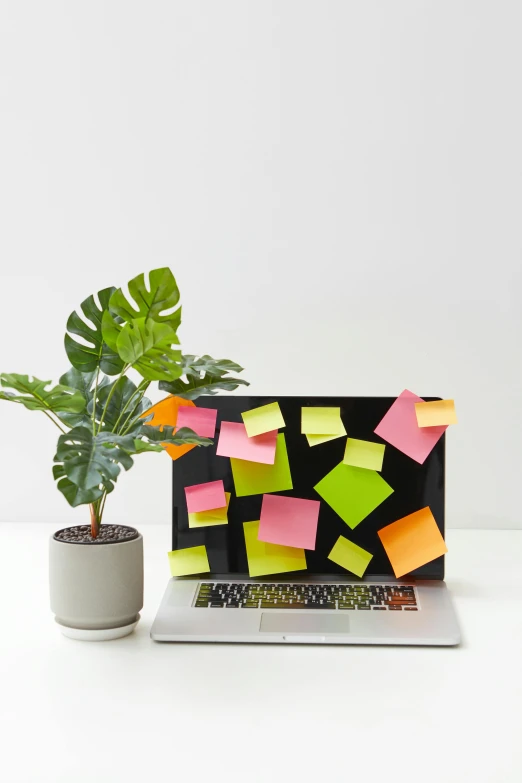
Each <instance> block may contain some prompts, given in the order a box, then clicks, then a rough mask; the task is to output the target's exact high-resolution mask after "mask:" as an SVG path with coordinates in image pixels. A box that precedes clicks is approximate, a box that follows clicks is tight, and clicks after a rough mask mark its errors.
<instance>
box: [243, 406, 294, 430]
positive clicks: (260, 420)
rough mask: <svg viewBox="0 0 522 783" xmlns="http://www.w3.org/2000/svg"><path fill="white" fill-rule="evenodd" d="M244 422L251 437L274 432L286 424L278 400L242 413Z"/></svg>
mask: <svg viewBox="0 0 522 783" xmlns="http://www.w3.org/2000/svg"><path fill="white" fill-rule="evenodd" d="M241 416H242V417H243V423H244V425H245V429H246V431H247V435H248V437H249V438H253V437H254V436H255V435H263V433H265V432H273V430H278V429H279V428H280V427H284V426H285V420H284V419H283V414H282V413H281V408H280V407H279V403H278V402H271V403H270V404H269V405H262V406H261V407H260V408H252V410H250V411H245V412H244V413H242V414H241Z"/></svg>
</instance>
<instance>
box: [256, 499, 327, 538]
mask: <svg viewBox="0 0 522 783" xmlns="http://www.w3.org/2000/svg"><path fill="white" fill-rule="evenodd" d="M320 505H321V504H320V502H319V501H318V500H305V499H304V498H289V497H286V496H285V495H263V502H262V504H261V517H260V521H259V534H258V538H259V540H260V541H265V542H267V543H269V544H281V545H282V546H293V547H300V548H302V549H315V537H316V535H317V522H318V520H319V506H320Z"/></svg>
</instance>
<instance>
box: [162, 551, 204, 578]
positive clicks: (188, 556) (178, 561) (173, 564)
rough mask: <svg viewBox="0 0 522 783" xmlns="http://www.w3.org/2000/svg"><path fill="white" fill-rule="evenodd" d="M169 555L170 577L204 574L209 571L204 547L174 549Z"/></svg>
mask: <svg viewBox="0 0 522 783" xmlns="http://www.w3.org/2000/svg"><path fill="white" fill-rule="evenodd" d="M168 555H169V565H170V573H171V574H172V576H189V575H190V574H205V573H207V572H208V571H210V566H209V564H208V557H207V549H206V547H205V546H191V547H189V549H174V550H173V551H172V552H169V553H168Z"/></svg>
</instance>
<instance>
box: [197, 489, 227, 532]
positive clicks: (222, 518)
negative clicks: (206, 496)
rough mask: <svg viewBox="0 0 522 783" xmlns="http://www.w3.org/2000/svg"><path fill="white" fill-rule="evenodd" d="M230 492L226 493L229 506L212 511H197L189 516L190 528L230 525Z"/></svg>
mask: <svg viewBox="0 0 522 783" xmlns="http://www.w3.org/2000/svg"><path fill="white" fill-rule="evenodd" d="M230 494H231V493H230V492H225V497H226V499H227V505H226V506H223V508H213V509H211V510H210V511H195V512H194V513H192V514H189V515H188V522H189V527H211V526H212V525H227V524H228V516H227V512H228V506H229V503H230Z"/></svg>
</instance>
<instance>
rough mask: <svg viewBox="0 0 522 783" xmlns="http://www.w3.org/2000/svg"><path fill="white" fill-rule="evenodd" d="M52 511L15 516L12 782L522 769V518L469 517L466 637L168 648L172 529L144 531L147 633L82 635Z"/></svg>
mask: <svg viewBox="0 0 522 783" xmlns="http://www.w3.org/2000/svg"><path fill="white" fill-rule="evenodd" d="M52 532H53V531H52V530H51V528H49V527H48V526H47V525H38V524H34V525H11V524H0V574H1V587H2V597H3V606H2V630H1V632H0V633H1V635H0V645H1V647H0V649H1V657H0V667H1V668H0V672H1V687H0V718H1V726H0V729H1V733H0V747H1V748H2V749H1V750H0V779H1V780H2V781H5V783H22V781H23V783H48V782H49V783H61V782H62V781H64V782H65V781H66V782H67V783H83V782H84V781H85V783H87V782H88V783H105V781H111V783H119V782H120V781H147V783H149V781H156V780H157V781H166V780H168V781H178V780H180V781H182V780H187V781H195V782H196V783H199V781H213V782H214V781H229V782H230V781H231V782H232V783H234V782H235V781H246V782H248V783H272V782H273V781H276V782H278V781H289V783H290V782H292V783H294V781H295V782H296V783H298V782H299V781H306V782H308V781H316V780H317V781H321V783H326V782H327V781H329V780H332V781H340V782H341V783H344V782H345V781H352V780H353V781H355V780H357V781H371V783H373V782H374V781H379V782H380V781H383V783H394V782H395V781H413V780H415V781H422V783H432V781H433V783H450V782H451V783H453V781H455V783H468V781H469V783H483V782H484V783H485V782H486V781H487V782H488V783H490V782H491V783H511V781H513V783H515V782H516V783H520V782H521V781H522V755H521V753H522V751H521V736H522V735H521V730H522V655H521V653H522V600H521V595H522V531H488V530H476V531H470V530H451V531H449V532H448V534H447V541H448V547H449V551H450V554H449V556H448V558H447V582H448V585H449V587H450V588H451V591H452V594H453V596H454V600H455V603H456V607H457V612H458V615H459V618H460V622H461V626H462V632H463V642H462V644H461V646H460V647H458V648H407V647H394V648H391V647H326V646H288V647H287V646H279V645H278V646H268V645H266V646H265V645H204V644H182V645H176V644H156V643H154V642H152V641H151V640H150V638H149V630H150V626H151V623H152V621H153V618H154V615H155V612H156V609H157V606H158V604H159V601H160V598H161V596H162V594H163V590H164V588H165V585H166V582H167V580H168V577H169V573H168V566H167V558H166V551H167V549H168V548H169V533H170V531H169V528H168V527H167V526H159V525H151V526H146V527H144V528H143V533H144V537H145V569H146V574H145V579H146V581H145V607H144V609H143V612H142V620H141V622H140V624H139V626H138V628H137V631H136V632H135V633H134V634H133V635H132V636H129V637H127V638H125V639H121V640H118V641H114V642H104V643H84V642H76V641H72V640H69V639H66V638H64V637H63V636H62V635H61V634H60V632H59V630H58V628H57V627H56V625H55V624H54V622H53V618H52V615H51V613H50V610H49V606H48V589H47V538H48V536H49V535H50V534H51V533H52Z"/></svg>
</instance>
